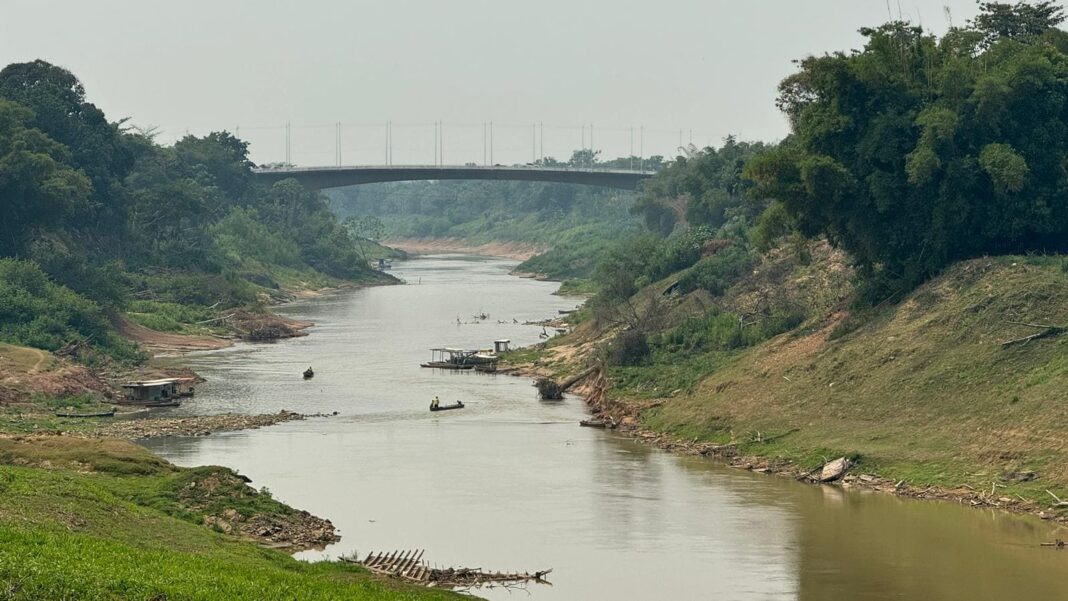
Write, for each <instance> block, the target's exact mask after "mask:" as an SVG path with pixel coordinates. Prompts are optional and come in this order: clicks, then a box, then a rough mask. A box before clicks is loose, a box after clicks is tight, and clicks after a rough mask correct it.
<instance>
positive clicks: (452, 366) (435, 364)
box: [419, 361, 475, 369]
mask: <svg viewBox="0 0 1068 601" xmlns="http://www.w3.org/2000/svg"><path fill="white" fill-rule="evenodd" d="M419 367H434V368H437V369H473V368H474V367H475V366H474V365H463V364H459V363H449V362H448V361H429V362H427V363H420V364H419Z"/></svg>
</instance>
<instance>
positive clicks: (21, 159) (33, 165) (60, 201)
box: [0, 99, 89, 256]
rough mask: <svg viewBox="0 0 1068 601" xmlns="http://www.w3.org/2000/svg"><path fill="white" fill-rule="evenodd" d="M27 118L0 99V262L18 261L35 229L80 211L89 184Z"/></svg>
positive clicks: (60, 147)
mask: <svg viewBox="0 0 1068 601" xmlns="http://www.w3.org/2000/svg"><path fill="white" fill-rule="evenodd" d="M32 119H33V112H32V111H30V110H29V109H27V108H25V107H21V106H19V105H17V104H15V103H13V102H10V101H7V100H3V99H0V214H2V215H3V218H2V219H0V256H18V255H20V254H22V253H23V252H24V251H25V250H26V246H27V244H28V243H29V242H30V240H32V239H33V237H34V236H35V235H36V234H37V233H39V232H40V230H41V229H43V228H45V227H49V226H55V225H58V224H59V223H60V222H61V221H62V220H63V218H64V217H66V216H67V215H69V214H71V213H72V212H74V211H76V210H78V209H81V208H84V207H85V206H86V203H87V200H88V197H89V180H88V178H86V177H85V174H84V173H82V172H80V171H77V170H75V169H73V168H72V167H71V166H70V165H69V164H67V163H68V161H69V160H70V152H69V151H68V150H67V148H66V147H64V146H63V145H62V144H59V143H58V142H56V141H55V140H52V139H51V138H49V137H48V136H47V135H45V134H44V133H43V132H42V131H40V130H39V129H35V128H32V127H29V126H28V124H29V123H30V122H31V121H32Z"/></svg>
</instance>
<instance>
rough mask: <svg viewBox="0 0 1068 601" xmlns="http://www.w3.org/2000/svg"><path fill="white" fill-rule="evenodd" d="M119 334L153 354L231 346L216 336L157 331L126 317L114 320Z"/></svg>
mask: <svg viewBox="0 0 1068 601" xmlns="http://www.w3.org/2000/svg"><path fill="white" fill-rule="evenodd" d="M115 329H116V330H118V332H119V334H122V335H123V336H124V337H126V338H128V339H130V340H133V341H134V342H136V343H137V344H140V345H141V346H142V347H143V348H145V349H146V350H148V351H150V352H152V354H154V355H163V354H176V353H187V352H190V351H212V350H216V349H221V348H226V347H228V346H233V344H234V343H233V342H232V341H230V340H227V339H225V338H219V337H217V336H193V335H189V334H171V333H168V332H157V331H156V330H150V329H148V328H146V327H144V326H142V325H138V324H136V323H134V322H132V321H130V320H128V319H119V320H117V321H116V322H115Z"/></svg>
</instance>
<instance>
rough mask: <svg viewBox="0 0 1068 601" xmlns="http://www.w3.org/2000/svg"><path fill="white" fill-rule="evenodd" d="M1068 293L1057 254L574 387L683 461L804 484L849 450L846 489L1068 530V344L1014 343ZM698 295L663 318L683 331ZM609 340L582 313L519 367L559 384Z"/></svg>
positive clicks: (972, 267) (992, 267) (1060, 315)
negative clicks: (692, 458)
mask: <svg viewBox="0 0 1068 601" xmlns="http://www.w3.org/2000/svg"><path fill="white" fill-rule="evenodd" d="M757 271H761V272H763V271H774V270H772V269H768V268H764V269H758V270H757ZM779 271H782V270H779ZM805 277H806V278H808V280H811V279H812V276H811V275H810V274H806V275H805ZM668 284H670V282H667V283H663V282H660V283H657V284H654V285H653V286H651V289H655V290H656V291H657V292H658V293H659V291H660V290H663V289H665V288H666V287H667V285H668ZM765 284H767V285H773V284H774V282H773V283H771V284H768V283H767V282H765ZM782 284H783V286H782V287H784V288H788V287H789V286H788V284H789V283H788V282H782ZM742 286H749V287H751V288H754V289H760V288H761V286H755V285H754V283H753V282H752V281H750V282H747V283H743V284H742ZM732 294H735V296H739V295H738V294H736V293H734V292H730V291H729V292H728V293H727V294H726V295H725V296H726V297H728V298H729V297H730V296H731V295H732ZM658 296H659V294H658ZM1066 299H1068V283H1066V282H1065V279H1064V276H1063V271H1062V270H1061V266H1060V263H1059V262H1058V258H1056V257H1054V258H1052V259H1042V258H1030V259H1028V258H1022V257H999V258H993V259H981V260H975V261H969V262H965V263H962V264H960V265H958V266H955V267H954V268H952V269H950V270H949V271H947V272H946V273H945V274H944V275H943V276H941V277H940V278H937V279H936V280H934V281H932V282H930V283H928V284H926V285H925V286H923V287H921V288H920V289H918V290H917V291H915V292H914V293H912V294H911V295H910V296H909V297H908V298H906V299H904V300H903V301H902V302H901V303H899V304H898V305H895V306H892V307H885V308H883V309H882V310H881V311H880V312H878V313H876V314H874V315H864V316H859V315H852V316H850V315H849V313H848V311H842V310H840V309H836V310H834V311H832V312H830V313H829V314H828V315H827V316H826V317H823V316H820V317H819V318H818V319H815V320H813V321H811V322H809V323H807V324H803V325H802V326H801V327H799V328H797V329H796V330H793V331H790V332H788V333H786V334H781V335H779V336H776V337H773V338H772V339H770V340H768V341H766V342H763V343H760V344H757V345H755V346H752V347H750V348H742V349H738V350H731V351H727V352H708V353H700V352H696V353H693V355H692V356H680V357H679V359H678V360H677V361H674V362H670V363H660V362H658V361H657V360H656V359H649V360H646V361H644V362H642V363H641V364H639V365H636V366H625V367H624V366H608V367H607V368H605V369H604V371H603V372H602V374H603V380H602V381H601V382H600V384H599V385H598V386H592V385H591V384H589V383H584V388H583V389H580V390H579V392H581V393H585V394H586V395H587V400H588V403H589V404H590V407H591V410H592V411H594V412H595V413H597V414H599V415H602V416H604V417H606V418H610V419H612V420H614V421H615V422H616V423H619V424H621V427H620V428H619V431H620V432H621V433H624V434H627V435H629V436H634V437H635V438H638V439H640V440H642V441H644V442H647V443H649V444H653V445H655V446H658V447H660V448H664V449H667V450H670V451H673V452H678V453H682V454H687V455H702V456H707V457H714V458H716V459H718V460H722V461H725V462H726V463H727V464H729V465H732V466H734V467H739V468H744V469H751V470H753V471H760V472H766V473H776V474H781V475H783V476H786V477H793V478H800V479H805V478H807V477H810V476H811V474H812V473H813V472H814V471H815V470H818V469H819V468H820V467H821V466H823V465H824V464H825V463H826V462H828V461H831V460H834V459H836V458H839V457H850V458H852V459H854V460H855V461H856V465H855V466H853V468H852V469H851V471H850V473H849V475H847V476H846V477H845V478H843V479H842V480H841V481H840V482H839V483H840V485H842V486H846V487H856V488H866V489H873V490H880V491H883V492H891V493H894V494H898V495H901V496H908V497H915V498H927V499H943V500H950V501H954V502H957V503H960V504H963V505H967V506H972V507H986V508H997V509H1004V510H1009V511H1014V512H1020V513H1027V514H1031V515H1035V516H1038V517H1041V518H1043V519H1047V520H1053V521H1058V522H1061V523H1064V522H1066V521H1068V511H1066V506H1065V505H1064V504H1062V503H1061V500H1065V499H1068V472H1066V468H1065V465H1066V459H1068V457H1066V455H1068V449H1066V446H1065V441H1064V440H1063V437H1062V434H1063V432H1064V431H1066V429H1068V413H1066V412H1065V411H1064V409H1063V407H1064V401H1065V400H1066V399H1065V396H1064V395H1065V392H1064V390H1065V387H1064V378H1065V376H1066V374H1068V372H1066V367H1065V363H1064V359H1063V358H1064V357H1065V356H1066V355H1065V350H1066V348H1068V347H1066V343H1065V340H1064V339H1063V337H1059V336H1050V337H1047V338H1044V339H1037V340H1035V341H1031V342H1027V343H1020V344H1015V343H1011V342H1010V341H1014V340H1016V339H1019V338H1021V337H1023V336H1025V335H1027V334H1029V333H1034V331H1035V329H1034V328H1030V329H1029V328H1027V327H1026V326H1018V325H1014V324H1015V323H1017V322H1019V323H1035V324H1042V323H1063V322H1064V321H1065V320H1068V314H1066V313H1065V312H1066V310H1068V309H1066V308H1065V307H1066V305H1065V300H1066ZM694 302H695V299H692V298H688V297H687V296H686V295H683V296H680V297H678V298H674V299H671V300H670V302H669V303H668V304H666V305H661V306H660V307H659V309H660V310H661V311H662V314H663V315H664V317H665V320H666V321H667V322H669V323H675V324H678V323H684V320H683V319H680V318H679V317H678V315H679V312H680V311H686V310H691V311H692V309H687V307H690V306H692V304H693V303H694ZM615 336H616V332H615V331H612V330H606V329H604V328H599V327H597V326H596V325H595V324H594V323H592V320H590V319H587V321H586V322H584V323H582V324H580V325H579V327H578V328H576V332H575V333H574V334H571V335H568V336H565V337H563V338H560V339H554V340H552V341H550V342H548V343H547V344H546V345H544V346H543V347H542V348H540V349H538V350H534V351H520V352H519V354H517V355H516V359H515V361H516V363H519V364H521V365H526V367H524V368H522V369H520V370H517V373H526V374H535V373H536V374H538V375H549V376H553V377H557V378H560V379H563V378H564V377H566V376H567V375H568V374H573V373H578V372H579V371H581V370H582V369H585V366H586V365H588V364H589V363H590V362H591V361H594V358H595V357H598V356H602V355H601V350H602V349H603V347H604V346H605V345H608V344H610V343H611V342H612V341H613V340H614V339H615V338H614V337H615Z"/></svg>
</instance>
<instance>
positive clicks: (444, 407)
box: [430, 401, 464, 411]
mask: <svg viewBox="0 0 1068 601" xmlns="http://www.w3.org/2000/svg"><path fill="white" fill-rule="evenodd" d="M463 408H464V403H463V401H456V402H455V403H453V404H451V405H438V406H437V407H434V406H433V405H431V406H430V410H431V411H448V410H450V409H463Z"/></svg>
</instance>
